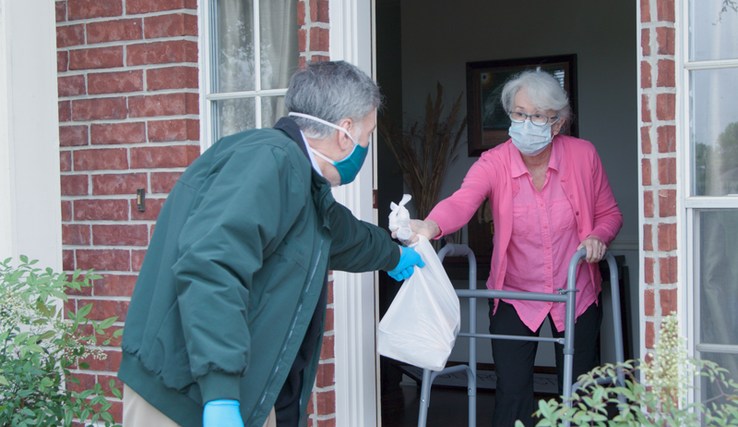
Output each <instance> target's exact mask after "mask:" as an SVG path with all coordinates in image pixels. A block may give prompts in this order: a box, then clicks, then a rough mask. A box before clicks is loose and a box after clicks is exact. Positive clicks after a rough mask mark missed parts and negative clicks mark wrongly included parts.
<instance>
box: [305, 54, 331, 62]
mask: <svg viewBox="0 0 738 427" xmlns="http://www.w3.org/2000/svg"><path fill="white" fill-rule="evenodd" d="M330 60H331V58H330V57H329V56H326V55H312V56H311V57H310V62H311V63H315V62H324V61H330Z"/></svg>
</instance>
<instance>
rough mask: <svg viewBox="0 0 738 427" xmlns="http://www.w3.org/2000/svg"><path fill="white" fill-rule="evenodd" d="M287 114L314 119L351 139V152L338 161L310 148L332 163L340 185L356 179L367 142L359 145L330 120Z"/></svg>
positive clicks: (362, 161) (299, 114)
mask: <svg viewBox="0 0 738 427" xmlns="http://www.w3.org/2000/svg"><path fill="white" fill-rule="evenodd" d="M287 115H288V116H295V117H302V118H304V119H308V120H314V121H316V122H318V123H322V124H324V125H326V126H330V127H332V128H334V129H338V130H340V131H341V132H343V133H345V134H346V135H347V136H348V137H349V138H350V139H351V141H353V142H354V149H353V150H352V151H351V154H349V155H348V156H347V157H346V158H345V159H343V160H340V161H335V160H332V159H329V158H328V157H326V156H324V155H323V154H321V153H319V152H317V151H315V149H314V148H313V147H310V150H311V151H312V152H313V153H315V155H316V156H318V157H321V158H323V159H324V160H325V161H327V162H330V163H332V164H333V166H335V167H336V169H338V174H339V175H340V176H341V185H344V184H348V183H350V182H351V181H353V180H354V179H356V175H358V174H359V171H360V170H361V167H362V166H363V165H364V159H366V155H367V153H368V152H369V144H367V145H366V147H362V146H361V145H359V143H358V142H356V140H355V139H354V137H353V136H351V134H350V133H349V132H348V131H347V130H346V129H344V128H342V127H341V126H338V125H336V124H333V123H331V122H328V121H325V120H323V119H320V118H318V117H314V116H311V115H309V114H302V113H294V112H293V113H289V114H287Z"/></svg>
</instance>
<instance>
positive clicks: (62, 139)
mask: <svg viewBox="0 0 738 427" xmlns="http://www.w3.org/2000/svg"><path fill="white" fill-rule="evenodd" d="M87 141H88V138H87V125H81V126H59V145H60V146H62V147H72V146H80V145H87V143H88V142H87Z"/></svg>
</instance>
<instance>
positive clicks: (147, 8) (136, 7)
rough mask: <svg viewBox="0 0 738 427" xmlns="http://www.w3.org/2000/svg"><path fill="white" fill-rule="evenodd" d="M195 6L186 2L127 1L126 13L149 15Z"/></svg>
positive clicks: (162, 0)
mask: <svg viewBox="0 0 738 427" xmlns="http://www.w3.org/2000/svg"><path fill="white" fill-rule="evenodd" d="M194 6H195V5H194V4H192V3H188V2H187V1H186V0H157V1H151V0H127V1H126V13H128V14H134V13H148V12H160V11H163V10H175V9H194V8H195V7H194Z"/></svg>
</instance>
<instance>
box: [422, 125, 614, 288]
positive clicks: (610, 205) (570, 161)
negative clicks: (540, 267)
mask: <svg viewBox="0 0 738 427" xmlns="http://www.w3.org/2000/svg"><path fill="white" fill-rule="evenodd" d="M552 144H558V145H557V150H559V149H563V153H564V154H563V158H562V164H563V165H562V166H563V167H562V170H563V173H562V174H561V186H562V188H563V190H564V193H566V195H567V197H568V198H569V201H570V202H571V206H572V209H573V211H574V213H575V216H576V221H577V225H578V232H579V241H580V242H581V241H583V240H584V239H585V238H587V236H590V235H593V236H597V237H599V238H600V239H602V241H603V242H604V243H605V244H606V245H610V243H611V242H612V241H613V239H615V236H616V235H617V233H618V231H620V227H622V225H623V216H622V214H621V213H620V209H618V204H617V202H615V197H614V196H613V193H612V188H610V182H609V181H608V179H607V174H606V173H605V169H604V168H603V167H602V162H601V161H600V157H599V155H597V151H595V148H594V146H593V145H592V143H590V142H589V141H585V140H583V139H578V138H574V137H570V136H565V135H557V136H556V137H555V138H554V140H553V142H552ZM513 150H515V151H513ZM516 151H517V148H515V146H514V145H513V143H512V141H511V140H508V141H507V142H505V143H504V144H500V145H498V146H497V147H495V148H492V149H490V150H487V151H485V152H484V153H482V156H481V157H480V158H479V160H477V161H476V162H475V163H474V164H473V165H472V167H471V168H470V169H469V172H468V173H467V174H466V177H465V178H464V182H463V183H462V184H461V188H460V189H459V190H457V191H456V192H455V193H454V194H453V195H451V196H450V197H448V198H447V199H444V200H442V201H441V202H439V203H438V204H437V205H436V207H435V208H433V210H432V211H431V213H430V214H429V215H428V218H426V219H430V220H433V221H435V222H436V223H437V224H438V226H439V227H440V229H441V234H440V235H439V236H438V237H439V238H440V236H443V235H445V234H450V233H453V232H455V231H456V230H458V229H460V228H461V227H463V226H464V225H465V224H466V223H467V222H469V220H470V219H471V217H472V216H473V215H474V213H475V212H476V211H477V208H479V206H480V205H481V204H482V202H484V199H485V198H489V200H490V205H491V208H492V219H493V220H494V224H495V234H494V236H493V238H492V241H493V243H494V249H493V252H492V262H491V270H490V275H489V279H488V280H487V288H489V289H502V284H503V282H504V280H505V272H506V271H507V262H508V260H507V247H508V244H509V243H510V236H511V235H512V225H513V206H512V201H513V197H514V195H515V193H516V192H517V191H518V190H519V188H518V186H517V184H515V183H514V180H513V179H512V175H511V173H510V156H511V155H512V154H516V155H517V154H518V153H517V152H516ZM596 265H597V264H590V266H589V270H590V274H591V276H592V283H594V286H595V292H596V293H599V292H600V289H601V288H600V283H601V279H600V273H599V270H598V269H597V268H595V267H596ZM567 267H568V266H561V268H567Z"/></svg>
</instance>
